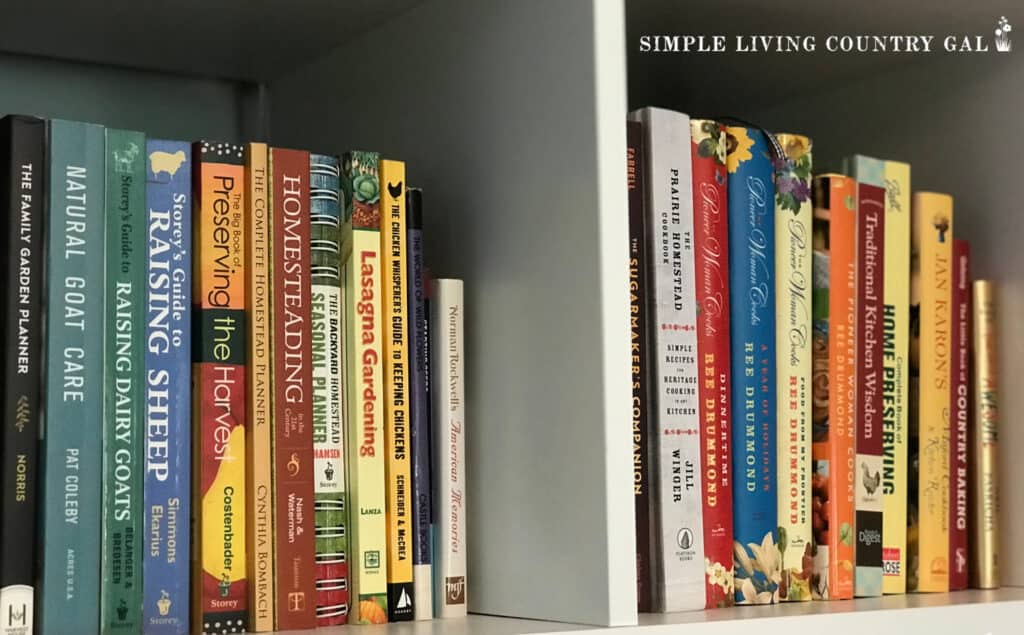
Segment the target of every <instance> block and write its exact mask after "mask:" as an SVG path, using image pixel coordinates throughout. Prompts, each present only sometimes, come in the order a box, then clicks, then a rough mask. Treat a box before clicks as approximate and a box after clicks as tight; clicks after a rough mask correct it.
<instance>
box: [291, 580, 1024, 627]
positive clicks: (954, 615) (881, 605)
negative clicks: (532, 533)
mask: <svg viewBox="0 0 1024 635" xmlns="http://www.w3.org/2000/svg"><path fill="white" fill-rule="evenodd" d="M1022 611H1024V589H1021V588H1005V589H1001V590H997V591H960V592H957V593H939V594H932V595H890V596H886V597H884V598H863V599H858V600H843V601H834V602H794V603H785V604H775V605H771V606H769V605H762V606H737V607H734V608H729V609H716V610H712V611H692V612H688V613H667V614H643V615H641V616H640V624H639V625H638V626H627V627H623V628H616V629H608V628H601V627H591V626H582V625H579V624H558V623H553V622H539V621H530V620H517V619H511V618H501V617H490V616H485V615H470V616H469V617H468V618H465V619H452V620H434V621H432V622H404V623H401V624H389V625H387V626H380V627H361V628H366V629H367V631H366V632H367V633H372V634H373V635H470V634H472V635H554V634H556V633H557V634H559V635H570V634H571V635H679V634H681V633H685V635H748V634H749V633H757V634H758V635H793V633H827V634H828V635H870V634H873V633H874V634H885V635H889V634H894V633H913V634H915V635H916V634H918V633H927V634H928V635H1011V634H1016V633H1018V632H1020V627H1019V622H1020V615H1021V612H1022ZM347 628H349V627H340V628H322V629H317V633H318V634H320V635H344V634H345V633H349V632H351V630H350V629H349V630H346V629H347ZM301 632H302V631H292V632H291V633H287V634H282V635H299V634H300V633H301Z"/></svg>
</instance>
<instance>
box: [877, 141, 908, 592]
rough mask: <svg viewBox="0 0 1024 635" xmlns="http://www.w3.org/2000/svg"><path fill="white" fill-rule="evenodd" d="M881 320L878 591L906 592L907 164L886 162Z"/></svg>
mask: <svg viewBox="0 0 1024 635" xmlns="http://www.w3.org/2000/svg"><path fill="white" fill-rule="evenodd" d="M884 260H885V266H884V276H885V283H884V284H885V289H884V292H883V294H884V298H883V301H884V304H885V307H884V310H883V319H882V425H883V430H882V446H883V447H882V461H883V463H882V466H883V469H882V475H883V482H882V576H883V577H882V592H883V593H905V592H906V588H907V575H906V560H907V469H908V466H907V435H908V434H909V427H908V426H909V413H908V404H909V395H910V385H909V380H910V359H909V357H908V355H909V350H910V166H909V165H907V164H906V163H900V162H898V161H886V162H885V258H884Z"/></svg>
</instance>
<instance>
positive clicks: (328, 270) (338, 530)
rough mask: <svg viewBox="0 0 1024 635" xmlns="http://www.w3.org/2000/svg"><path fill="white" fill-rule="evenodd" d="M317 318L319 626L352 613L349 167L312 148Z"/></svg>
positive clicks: (335, 622) (315, 425)
mask: <svg viewBox="0 0 1024 635" xmlns="http://www.w3.org/2000/svg"><path fill="white" fill-rule="evenodd" d="M309 185H310V189H309V211H310V217H309V218H310V234H311V240H310V248H311V251H310V257H311V258H312V266H311V268H310V273H311V274H312V276H313V277H312V296H313V299H312V306H313V310H312V323H313V338H312V339H313V453H314V472H315V473H316V480H315V481H314V487H315V488H316V489H315V491H314V510H315V515H316V572H317V576H316V584H317V608H316V614H317V626H335V625H340V624H344V623H345V621H346V619H347V618H348V607H349V605H348V559H347V554H348V538H347V536H346V526H347V525H348V514H347V513H346V510H345V475H346V473H347V470H346V469H345V466H346V461H345V435H344V428H343V422H344V415H343V413H342V391H343V388H342V383H341V382H342V379H343V377H344V374H343V369H342V366H343V365H344V360H345V357H344V350H343V348H342V343H341V338H342V335H343V332H342V321H341V320H342V315H343V312H342V304H343V298H342V294H341V262H340V252H341V248H340V246H339V244H338V240H339V233H340V226H341V204H340V201H341V166H340V164H339V162H338V158H337V157H333V156H325V155H322V154H310V155H309Z"/></svg>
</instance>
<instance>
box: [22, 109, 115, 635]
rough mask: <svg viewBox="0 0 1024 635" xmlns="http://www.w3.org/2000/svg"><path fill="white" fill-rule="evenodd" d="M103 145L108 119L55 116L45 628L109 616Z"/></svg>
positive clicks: (56, 632) (54, 631)
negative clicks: (103, 528)
mask: <svg viewBox="0 0 1024 635" xmlns="http://www.w3.org/2000/svg"><path fill="white" fill-rule="evenodd" d="M103 149H104V131H103V127H102V126H97V125H94V124H85V123H77V122H71V121H60V120H56V119H55V120H52V121H51V122H50V154H49V158H48V160H49V164H50V175H49V178H48V182H49V183H48V185H49V188H50V209H49V216H48V219H47V225H48V227H49V235H48V241H49V245H48V250H49V254H48V260H47V267H46V268H47V277H48V280H47V289H48V291H47V293H48V296H47V300H46V305H47V311H46V320H47V322H46V366H47V369H46V374H47V377H46V396H45V399H46V404H45V417H46V425H45V433H44V435H43V436H44V439H45V441H44V444H43V452H44V454H43V461H42V463H43V479H42V483H43V488H44V489H43V502H42V510H41V511H42V515H41V518H42V523H43V527H42V529H43V533H42V536H41V540H42V543H43V544H45V545H48V548H47V549H44V550H43V551H42V554H41V555H42V569H41V576H40V578H41V580H40V581H41V586H42V590H41V594H40V597H41V598H42V606H41V610H39V611H38V613H37V614H38V617H39V619H40V624H39V632H40V633H42V634H43V635H63V634H64V633H70V632H72V631H74V629H76V628H80V627H82V626H83V625H88V626H90V627H91V628H92V629H93V630H95V628H96V627H98V626H99V623H100V612H99V597H100V562H99V557H100V522H101V520H100V519H101V514H100V509H101V506H100V500H101V480H102V476H101V474H102V462H101V455H102V453H103V386H102V377H103V297H104V288H103V285H104V280H103V270H104V253H105V252H104V226H103V217H104V213H103V190H104V175H103ZM5 626H6V625H5Z"/></svg>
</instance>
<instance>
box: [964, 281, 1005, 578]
mask: <svg viewBox="0 0 1024 635" xmlns="http://www.w3.org/2000/svg"><path fill="white" fill-rule="evenodd" d="M973 301H974V315H973V319H974V394H973V395H971V398H972V400H973V404H974V426H973V430H972V433H971V440H970V443H971V447H970V449H969V451H968V453H969V455H970V456H972V457H973V462H972V466H971V480H970V482H971V498H970V500H971V513H970V515H969V518H970V535H969V537H968V539H967V543H968V545H969V548H970V552H971V559H970V563H969V564H968V571H969V573H970V579H971V586H972V587H976V588H980V589H994V588H997V587H998V586H999V584H1000V582H999V479H998V476H999V460H998V459H999V457H998V455H999V408H998V404H999V399H998V386H999V373H998V364H997V358H996V346H997V344H998V340H997V337H996V308H997V306H996V295H995V289H994V288H993V284H992V282H991V281H989V280H978V281H976V282H975V283H974V298H973Z"/></svg>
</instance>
